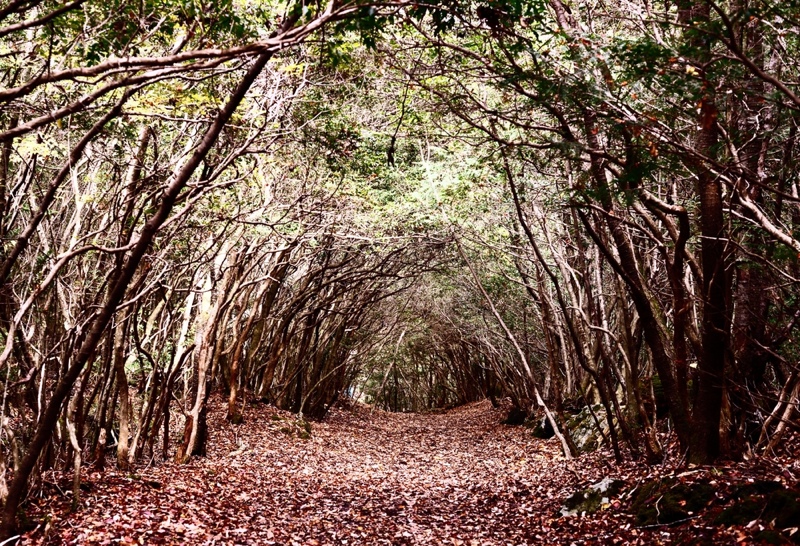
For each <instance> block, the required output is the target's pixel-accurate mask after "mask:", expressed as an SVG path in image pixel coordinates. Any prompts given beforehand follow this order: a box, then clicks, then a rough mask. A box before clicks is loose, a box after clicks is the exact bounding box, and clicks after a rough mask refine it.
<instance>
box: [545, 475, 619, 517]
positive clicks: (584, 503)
mask: <svg viewBox="0 0 800 546" xmlns="http://www.w3.org/2000/svg"><path fill="white" fill-rule="evenodd" d="M624 488H625V482H624V481H622V480H615V479H612V478H610V477H608V476H607V477H605V478H603V479H602V480H601V481H599V482H597V483H596V484H594V485H590V486H589V487H587V488H586V489H583V490H581V491H578V492H577V493H575V494H573V495H572V496H570V497H569V498H568V499H567V500H566V501H564V505H563V506H562V507H561V510H560V511H559V515H560V516H574V515H584V514H593V513H595V512H597V511H598V510H601V509H603V510H604V509H606V508H608V507H609V506H610V505H611V500H612V499H613V498H614V497H617V496H618V495H619V494H620V493H621V492H622V490H623V489H624Z"/></svg>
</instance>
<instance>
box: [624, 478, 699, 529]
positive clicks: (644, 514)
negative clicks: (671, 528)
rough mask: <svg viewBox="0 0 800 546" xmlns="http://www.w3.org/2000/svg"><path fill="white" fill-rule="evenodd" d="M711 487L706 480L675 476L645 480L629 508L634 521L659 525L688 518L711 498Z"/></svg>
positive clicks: (640, 523)
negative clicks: (685, 480) (686, 480)
mask: <svg viewBox="0 0 800 546" xmlns="http://www.w3.org/2000/svg"><path fill="white" fill-rule="evenodd" d="M714 493H715V491H714V488H713V487H712V486H710V485H708V484H706V483H695V484H684V483H680V482H677V481H676V480H674V479H666V480H653V481H650V482H646V483H644V484H643V485H642V486H641V487H640V488H639V490H638V491H637V492H636V494H635V495H634V497H633V504H632V506H631V510H632V512H633V513H634V514H635V515H636V523H637V525H641V526H646V525H661V524H665V523H674V522H676V521H680V520H683V519H686V518H689V517H691V516H693V515H695V514H697V513H698V512H700V511H701V510H703V509H704V508H705V507H706V506H708V504H709V503H710V502H711V500H713V499H714Z"/></svg>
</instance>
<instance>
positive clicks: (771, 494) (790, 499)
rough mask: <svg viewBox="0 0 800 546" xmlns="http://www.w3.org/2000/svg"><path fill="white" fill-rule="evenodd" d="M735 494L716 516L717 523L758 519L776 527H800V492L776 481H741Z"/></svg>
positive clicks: (743, 523) (746, 521)
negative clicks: (745, 483) (734, 498)
mask: <svg viewBox="0 0 800 546" xmlns="http://www.w3.org/2000/svg"><path fill="white" fill-rule="evenodd" d="M734 497H736V501H735V502H734V503H733V504H732V505H731V506H729V507H728V508H726V509H725V510H723V511H722V513H720V515H719V516H717V519H716V520H715V521H716V523H719V524H721V525H747V524H748V523H750V522H751V521H755V520H761V521H762V522H764V523H766V524H772V525H774V526H775V528H777V529H788V528H794V527H800V494H798V493H797V492H795V491H792V490H790V489H785V488H784V487H783V485H781V484H780V483H779V482H768V481H764V482H755V483H752V484H747V485H743V486H741V487H739V488H738V489H737V491H736V492H735V494H734ZM798 538H800V537H798Z"/></svg>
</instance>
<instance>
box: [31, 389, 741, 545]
mask: <svg viewBox="0 0 800 546" xmlns="http://www.w3.org/2000/svg"><path fill="white" fill-rule="evenodd" d="M223 415H224V410H223V406H222V403H221V402H220V401H215V402H214V403H213V404H212V407H211V412H210V427H211V440H210V444H209V452H208V457H206V458H198V459H195V460H193V461H192V462H191V463H189V464H186V465H176V464H173V463H167V464H164V465H161V466H158V467H151V468H146V469H144V468H142V469H139V470H138V472H137V473H135V474H125V473H120V472H116V471H112V470H107V471H105V472H103V473H99V472H92V471H91V469H90V470H89V471H88V473H87V476H86V477H85V482H86V484H85V488H86V491H84V496H83V499H82V503H81V504H82V507H81V509H80V510H79V511H78V512H75V513H71V514H70V513H68V512H67V507H68V505H69V499H68V498H66V496H65V495H54V496H53V497H51V498H49V499H44V500H42V501H41V502H39V503H38V504H37V505H35V506H33V507H31V508H29V513H31V514H34V515H36V517H38V518H39V519H40V520H41V521H42V523H40V524H39V525H38V527H37V528H36V529H35V530H33V531H30V532H28V533H27V534H26V535H25V536H24V537H23V541H22V543H23V544H123V545H125V544H188V545H192V544H231V545H233V544H242V545H245V544H253V545H272V544H280V545H293V546H294V545H304V546H305V545H308V546H319V545H324V544H330V545H338V544H344V545H361V544H364V545H378V544H397V545H404V544H409V545H410V544H447V545H456V546H458V545H520V544H573V543H574V544H637V543H638V544H657V543H679V542H686V541H688V540H697V539H704V540H708V541H711V542H709V543H728V542H730V543H734V542H737V541H740V538H741V537H745V538H746V539H748V540H749V537H751V536H752V535H753V533H751V532H749V531H748V530H747V529H746V528H736V527H730V528H726V527H724V526H720V525H711V524H708V521H707V519H706V520H704V519H702V518H695V519H691V520H690V521H687V522H682V523H680V524H679V525H678V526H677V527H676V526H672V527H670V526H663V527H662V526H655V527H651V528H637V527H636V521H635V517H634V516H633V515H631V514H629V513H628V511H626V510H625V508H626V506H627V505H629V503H630V495H629V494H628V493H626V494H621V495H620V497H619V498H615V499H609V501H610V502H608V503H607V506H604V510H602V511H600V512H598V513H596V514H593V515H589V516H586V517H581V516H572V517H561V518H560V517H558V516H557V512H558V510H559V508H560V506H561V504H562V503H563V501H564V499H565V498H567V497H568V496H569V495H571V494H572V493H573V492H574V491H575V490H576V489H578V488H581V487H586V486H587V485H590V484H592V483H595V482H597V481H599V480H601V479H602V478H603V477H605V476H609V475H610V476H613V477H614V478H617V479H622V480H625V481H626V482H627V483H628V484H630V486H631V487H635V486H636V484H637V483H641V482H642V480H643V479H644V478H645V477H646V474H647V473H651V474H652V473H653V472H654V469H652V468H649V469H648V468H647V467H640V466H637V465H635V464H633V463H631V464H626V465H624V466H616V467H614V468H613V469H609V465H608V462H609V461H608V460H607V458H608V454H607V453H604V452H598V453H595V454H592V455H588V456H583V457H581V458H580V459H578V460H573V461H566V460H564V458H563V457H562V456H561V455H560V452H559V449H558V444H557V442H556V441H555V440H547V441H544V440H539V439H536V438H533V437H532V436H531V433H530V431H529V430H528V429H525V428H524V427H509V426H504V425H501V424H499V422H500V421H501V419H502V418H503V417H504V412H503V410H501V409H495V408H492V406H491V405H490V404H489V403H488V402H481V403H475V404H471V405H468V406H464V407H461V408H457V409H454V410H451V411H448V412H446V413H441V414H427V415H418V414H413V415H412V414H387V413H384V412H381V411H375V412H371V410H370V409H369V408H365V407H362V406H358V405H356V406H354V407H353V408H351V409H339V408H336V409H333V410H331V413H330V415H329V416H328V418H326V420H325V421H324V422H322V423H312V424H311V425H310V426H308V425H306V424H305V423H304V422H299V421H297V419H296V417H295V416H293V415H291V414H289V413H286V412H280V411H278V410H275V409H274V408H271V407H268V406H264V405H261V404H259V405H256V406H248V408H246V412H245V422H244V424H241V425H238V426H234V425H231V424H229V423H227V422H225V421H224V419H223ZM309 429H310V434H309ZM662 470H663V471H664V472H665V473H666V472H667V469H662ZM656 471H658V469H656ZM708 472H710V470H709V471H708ZM708 472H707V471H705V470H697V471H696V472H693V473H689V474H684V475H683V476H682V477H681V478H680V479H696V480H707V479H708V477H709V475H710V474H708ZM715 472H717V473H718V471H716V470H715ZM715 476H716V479H717V480H718V481H720V482H723V481H724V479H723V478H722V477H720V476H718V475H717V474H715ZM69 479H70V478H69V476H68V475H64V476H60V477H59V476H56V477H54V480H56V481H58V480H61V481H62V482H63V484H64V487H65V488H66V489H65V490H68V488H69V486H68V483H69ZM743 479H745V478H743ZM721 490H723V491H724V487H721ZM722 494H723V493H721V494H720V495H722ZM32 517H33V516H32ZM42 517H44V519H42Z"/></svg>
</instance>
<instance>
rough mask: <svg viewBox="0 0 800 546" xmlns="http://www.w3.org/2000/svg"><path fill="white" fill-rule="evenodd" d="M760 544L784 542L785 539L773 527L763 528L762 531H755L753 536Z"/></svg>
mask: <svg viewBox="0 0 800 546" xmlns="http://www.w3.org/2000/svg"><path fill="white" fill-rule="evenodd" d="M753 538H754V539H756V540H757V541H758V542H760V543H761V544H786V543H787V541H786V539H785V538H783V536H782V535H781V534H780V533H779V532H777V531H775V530H773V529H764V530H763V531H761V532H759V533H756V535H755V536H754V537H753Z"/></svg>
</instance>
